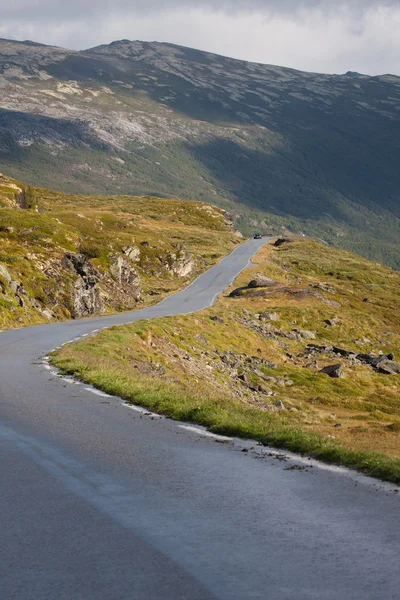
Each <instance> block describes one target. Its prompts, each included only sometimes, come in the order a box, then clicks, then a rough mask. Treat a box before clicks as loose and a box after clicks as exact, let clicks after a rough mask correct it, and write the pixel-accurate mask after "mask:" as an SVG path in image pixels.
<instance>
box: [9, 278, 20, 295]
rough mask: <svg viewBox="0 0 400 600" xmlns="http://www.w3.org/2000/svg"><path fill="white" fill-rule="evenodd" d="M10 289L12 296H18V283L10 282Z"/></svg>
mask: <svg viewBox="0 0 400 600" xmlns="http://www.w3.org/2000/svg"><path fill="white" fill-rule="evenodd" d="M9 283H10V288H11V289H12V291H13V292H14V294H18V290H19V288H20V287H21V284H20V282H19V281H13V280H12V281H10V282H9Z"/></svg>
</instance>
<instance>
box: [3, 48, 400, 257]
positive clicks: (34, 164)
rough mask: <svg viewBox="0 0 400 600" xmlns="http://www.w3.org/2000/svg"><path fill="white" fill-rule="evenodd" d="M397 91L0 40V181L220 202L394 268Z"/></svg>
mask: <svg viewBox="0 0 400 600" xmlns="http://www.w3.org/2000/svg"><path fill="white" fill-rule="evenodd" d="M399 99H400V78H398V77H395V76H392V75H382V76H380V77H369V76H366V75H360V74H355V73H348V74H346V75H323V74H315V73H304V72H300V71H295V70H293V69H286V68H283V67H276V66H271V65H261V64H255V63H247V62H244V61H238V60H234V59H229V58H225V57H221V56H217V55H213V54H210V53H207V52H200V51H197V50H192V49H189V48H183V47H179V46H174V45H171V44H160V43H145V42H130V41H128V40H122V41H119V42H114V43H112V44H110V45H106V46H99V47H97V48H92V49H90V50H85V51H83V52H73V51H69V50H64V49H62V48H54V47H49V46H43V45H40V44H33V43H31V42H12V41H8V40H0V168H1V170H3V171H4V172H7V173H9V174H11V175H12V176H14V177H16V178H19V179H23V180H25V181H27V182H30V183H32V184H35V185H39V186H45V187H51V188H53V189H54V188H56V189H59V190H61V191H63V192H71V193H78V194H81V193H89V194H97V193H109V194H132V195H151V196H153V195H154V196H161V197H171V196H172V197H179V198H189V199H194V200H201V201H206V202H212V203H213V204H217V205H219V206H221V207H223V208H225V209H227V210H229V212H232V213H233V214H234V215H235V218H236V221H237V224H238V226H239V227H240V228H241V230H242V231H243V232H245V233H246V232H247V233H249V232H251V231H253V230H254V229H255V228H256V229H260V230H262V231H264V232H271V233H273V234H279V233H281V232H282V231H283V230H286V229H289V230H291V231H293V232H296V233H301V232H303V233H305V234H308V235H311V236H313V237H322V238H323V239H325V240H326V241H328V242H330V243H331V244H333V245H335V246H338V247H341V248H344V249H348V250H353V251H356V252H358V253H360V254H363V255H365V256H367V257H370V258H373V259H375V260H379V261H380V262H384V263H386V264H389V265H390V266H392V267H394V268H399V267H400V241H399V240H400V202H399V189H400V171H399V169H398V138H399V133H400V119H399V113H398V106H399Z"/></svg>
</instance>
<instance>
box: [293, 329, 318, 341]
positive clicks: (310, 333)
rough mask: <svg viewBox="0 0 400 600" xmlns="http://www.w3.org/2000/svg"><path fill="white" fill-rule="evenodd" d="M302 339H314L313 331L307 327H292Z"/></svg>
mask: <svg viewBox="0 0 400 600" xmlns="http://www.w3.org/2000/svg"><path fill="white" fill-rule="evenodd" d="M293 331H294V332H295V333H297V334H298V335H299V336H300V337H301V338H303V339H304V340H315V337H316V335H315V333H314V332H313V331H307V329H297V328H296V329H293Z"/></svg>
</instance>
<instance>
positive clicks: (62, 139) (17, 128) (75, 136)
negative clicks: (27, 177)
mask: <svg viewBox="0 0 400 600" xmlns="http://www.w3.org/2000/svg"><path fill="white" fill-rule="evenodd" d="M32 141H45V142H47V143H48V144H49V145H53V146H54V147H55V148H57V146H58V147H62V145H64V144H68V146H70V147H72V148H88V147H90V148H91V149H94V150H100V151H103V152H105V151H107V150H109V146H108V144H106V143H105V142H104V141H103V140H102V139H100V138H99V137H98V136H96V135H95V133H94V132H93V130H91V129H90V128H89V125H88V123H85V122H84V121H73V120H70V119H60V118H56V117H47V116H43V115H36V114H31V113H26V112H21V111H13V110H6V109H1V108H0V154H2V153H4V154H10V153H15V154H16V155H18V154H19V153H20V151H21V150H22V149H23V148H24V147H29V145H30V144H31V143H32Z"/></svg>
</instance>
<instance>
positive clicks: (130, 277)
mask: <svg viewBox="0 0 400 600" xmlns="http://www.w3.org/2000/svg"><path fill="white" fill-rule="evenodd" d="M109 258H110V263H111V264H110V273H111V275H112V276H113V277H114V278H115V280H116V281H118V283H122V284H126V285H129V286H133V287H134V288H135V289H136V290H137V291H136V293H135V295H137V299H139V298H140V277H139V275H138V274H137V272H136V270H135V268H134V267H133V265H132V263H131V262H130V261H129V260H128V259H127V258H125V257H124V256H122V254H114V255H111V256H110V257H109Z"/></svg>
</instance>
